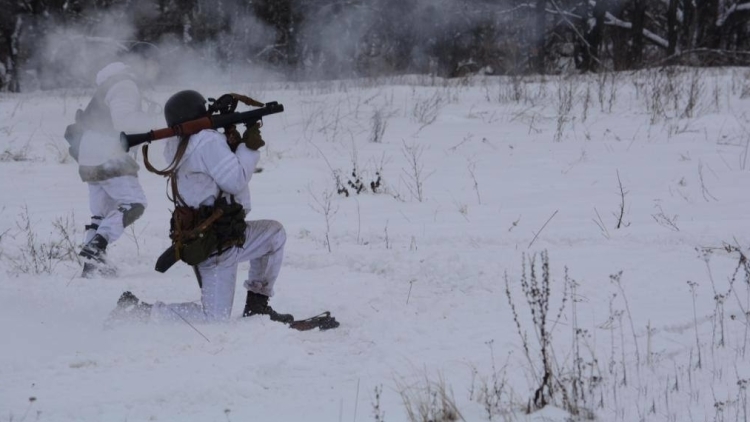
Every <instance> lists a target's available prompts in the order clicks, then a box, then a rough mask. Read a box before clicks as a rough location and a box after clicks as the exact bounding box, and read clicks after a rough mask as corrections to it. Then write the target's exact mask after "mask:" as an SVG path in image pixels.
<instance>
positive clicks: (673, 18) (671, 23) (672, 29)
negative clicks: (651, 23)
mask: <svg viewBox="0 0 750 422" xmlns="http://www.w3.org/2000/svg"><path fill="white" fill-rule="evenodd" d="M678 2H679V0H669V8H668V9H667V42H668V43H669V46H668V47H667V56H670V57H671V56H674V53H675V52H677V3H678Z"/></svg>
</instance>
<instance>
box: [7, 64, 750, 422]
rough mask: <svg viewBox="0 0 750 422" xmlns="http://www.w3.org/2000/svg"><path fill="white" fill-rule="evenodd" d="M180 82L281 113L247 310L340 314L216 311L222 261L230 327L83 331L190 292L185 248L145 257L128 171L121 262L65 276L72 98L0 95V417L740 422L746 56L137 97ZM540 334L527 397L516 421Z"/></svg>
mask: <svg viewBox="0 0 750 422" xmlns="http://www.w3.org/2000/svg"><path fill="white" fill-rule="evenodd" d="M673 73H674V74H673ZM183 88H196V89H198V90H200V91H201V92H203V94H204V95H206V96H218V95H220V94H222V93H223V92H238V91H239V92H243V93H248V94H250V95H251V96H254V97H256V98H258V99H261V100H263V101H272V100H276V101H279V102H281V103H283V104H284V105H285V107H286V111H285V112H284V113H283V114H280V115H275V116H270V117H269V118H267V119H266V121H265V125H264V128H263V134H264V137H265V138H266V141H267V143H268V145H267V146H266V148H265V150H264V154H263V161H262V164H261V165H262V166H263V172H262V173H259V174H257V175H255V177H254V178H253V180H252V181H251V192H252V194H253V206H254V210H253V212H252V214H251V217H252V218H254V219H261V218H273V219H276V220H278V221H280V222H282V223H283V224H284V225H285V227H286V230H287V234H288V242H287V247H286V257H285V266H284V269H283V271H282V275H281V278H280V279H279V281H278V284H277V288H276V291H277V294H276V296H275V297H274V299H273V300H272V304H273V305H274V307H276V308H277V309H279V310H282V311H287V312H292V313H294V314H295V315H297V316H300V317H301V316H309V315H313V314H315V313H317V312H319V311H322V310H330V311H332V313H333V314H334V315H335V316H336V318H337V319H338V320H339V321H340V322H341V327H339V328H338V329H336V330H331V331H325V332H317V331H316V332H296V331H293V330H290V329H288V328H286V327H285V326H283V325H280V324H277V323H272V322H270V321H268V320H264V319H255V318H253V319H248V320H245V319H242V318H240V317H239V312H240V311H241V309H242V305H243V301H244V292H243V291H242V284H241V281H242V280H244V278H243V273H244V270H246V268H247V267H246V266H242V267H241V271H240V275H239V276H238V277H239V278H238V283H237V294H236V296H235V309H234V315H235V318H234V319H233V321H232V322H231V323H229V324H224V325H199V326H194V327H191V326H188V325H186V324H176V325H126V326H118V327H115V328H113V329H105V328H104V327H103V322H104V320H105V318H106V317H107V315H108V314H109V312H110V310H111V309H112V308H113V307H114V305H115V302H116V300H117V298H118V297H119V295H120V293H121V292H122V291H124V290H131V291H133V292H134V293H135V294H136V295H138V296H139V297H141V298H142V299H143V300H145V301H147V302H151V301H155V300H161V301H184V300H196V299H198V297H199V290H198V287H197V283H196V282H195V279H194V276H193V274H192V271H191V270H190V268H189V267H187V266H185V265H184V264H179V265H177V266H175V267H173V268H172V269H171V270H170V271H169V272H167V273H166V274H159V273H156V272H154V271H153V265H154V262H155V260H156V257H157V256H158V255H159V254H160V253H161V251H162V250H163V249H164V248H166V247H167V246H168V238H167V230H168V222H169V208H170V203H169V202H168V201H167V199H166V195H165V193H166V184H165V181H164V180H163V179H161V178H159V177H158V176H155V175H153V174H150V173H148V172H146V171H145V169H143V168H142V170H141V173H140V177H141V180H142V183H143V185H144V187H145V189H146V193H147V196H148V199H149V206H148V208H147V210H146V213H145V214H144V216H143V218H142V219H141V220H139V221H138V222H137V223H136V224H135V225H134V226H133V228H132V229H128V232H127V235H126V236H123V238H122V239H121V240H120V241H118V242H117V243H115V244H114V245H113V246H112V247H111V249H110V251H109V257H110V259H111V260H112V261H114V262H116V263H117V266H118V268H119V275H118V277H116V278H99V279H81V278H79V277H78V275H79V273H80V267H79V264H78V262H76V260H75V257H74V256H73V255H69V254H68V255H67V256H66V253H67V252H68V251H70V250H71V244H72V247H77V244H78V243H79V242H80V239H81V237H82V231H83V225H84V224H86V223H87V222H88V216H89V212H88V204H87V187H86V185H85V184H84V183H82V182H81V181H80V179H79V178H78V175H77V167H76V164H75V163H74V162H73V161H72V160H71V159H70V158H69V157H67V156H66V153H65V151H66V148H67V145H66V143H65V141H64V140H63V138H62V136H61V135H62V133H63V130H64V128H65V126H66V125H67V124H68V123H69V121H71V120H72V118H73V115H74V112H75V109H76V108H78V107H81V106H83V105H85V103H86V102H87V101H88V98H89V95H90V94H91V92H81V91H57V92H37V93H29V94H0V180H1V181H2V182H0V183H1V186H2V196H1V197H0V198H1V199H0V217H2V218H0V235H1V236H2V237H0V274H2V282H1V283H0V332H1V333H2V338H3V341H2V345H1V346H0V421H37V420H39V421H126V420H127V421H146V420H151V421H235V422H236V421H251V420H252V421H301V420H305V421H357V420H359V421H367V420H375V421H382V420H387V421H403V420H409V418H410V413H409V411H410V410H411V412H412V416H413V420H428V419H430V418H433V420H451V419H450V417H451V416H455V417H457V418H458V419H459V420H460V419H461V418H463V419H464V420H466V421H479V420H508V421H516V420H518V421H524V420H532V421H537V420H538V421H542V420H547V421H564V420H568V418H570V417H574V418H586V417H594V418H595V419H596V420H602V421H639V420H643V421H662V420H664V421H688V420H690V421H708V420H715V421H745V420H747V411H748V409H747V391H746V389H747V382H748V379H750V365H748V359H747V358H746V354H745V351H746V348H747V346H748V338H747V337H748V330H747V319H746V317H745V312H746V311H748V310H750V286H749V285H748V274H747V273H746V272H745V270H744V268H739V269H738V264H740V257H741V252H740V251H747V248H748V246H750V234H748V231H747V230H748V227H750V224H749V223H750V216H748V210H750V198H749V197H748V195H747V189H748V186H750V163H748V158H750V156H749V154H748V141H749V140H750V113H749V112H750V98H743V92H744V94H745V95H747V94H748V93H750V80H748V74H747V72H746V71H745V70H744V69H724V70H701V71H691V70H686V71H679V72H673V71H670V70H655V71H650V72H641V73H636V74H632V73H628V74H614V75H612V74H609V75H604V76H598V75H593V76H573V77H566V78H562V77H548V78H546V79H544V80H542V79H540V78H531V79H523V80H522V79H518V78H494V77H488V78H486V79H485V78H476V79H461V80H442V79H432V78H417V77H407V78H397V79H390V80H378V81H373V80H366V81H365V80H359V81H335V82H327V83H315V84H304V85H295V84H253V85H247V84H242V85H226V86H203V85H201V84H196V86H190V87H186V86H169V87H167V86H161V87H159V88H158V89H156V90H155V92H152V93H150V96H151V97H152V98H153V99H154V100H156V101H158V102H161V103H163V102H164V100H166V98H168V97H169V95H171V94H172V93H174V92H176V91H177V90H179V89H183ZM670 90H671V91H670ZM378 124H380V125H381V127H384V131H382V136H377V135H379V134H380V132H379V131H377V130H376V127H377V126H378ZM373 138H376V142H374V141H373ZM160 152H161V147H160V145H159V144H158V143H155V144H153V145H152V153H151V155H152V156H153V157H159V158H160V156H161V154H160ZM154 161H156V162H157V163H158V164H159V165H162V164H163V162H162V160H160V159H155V160H154ZM353 171H355V172H356V174H357V175H358V176H359V177H360V178H361V181H362V182H363V184H364V185H365V186H366V189H365V191H363V192H362V193H360V194H356V193H355V192H354V191H355V189H353V188H352V187H351V186H349V185H348V183H349V182H350V181H351V182H355V181H356V178H354V177H352V172H353ZM378 174H379V175H380V178H381V183H380V186H379V187H378V188H377V189H376V192H375V193H373V192H372V190H371V189H370V187H369V185H370V183H371V182H373V181H375V180H376V179H377V177H378ZM336 177H338V180H339V182H340V184H341V185H342V186H344V187H346V188H347V189H348V191H349V194H350V195H349V196H348V197H346V196H344V195H341V194H338V193H337V189H338V188H339V187H340V186H337V181H336V180H337V179H336ZM326 210H328V212H326ZM618 225H619V227H617V226H618ZM65 233H67V234H68V235H70V236H73V237H72V238H71V239H70V242H68V241H67V240H66V239H65ZM55 245H57V247H55ZM738 249H739V251H738ZM544 251H546V253H547V254H548V257H549V272H550V278H549V283H545V282H544V281H545V280H544V275H543V268H542V265H541V264H542V261H543V256H542V252H544ZM743 253H745V252H743ZM34 255H35V256H36V259H34V258H33V256H34ZM531 257H535V264H534V269H535V273H534V275H535V277H536V279H537V281H538V283H539V286H538V287H539V288H538V289H534V286H533V285H532V286H530V287H531V288H532V290H533V291H532V292H531V296H533V297H530V298H529V300H527V298H526V296H524V293H523V286H522V283H521V279H522V273H523V271H524V268H525V272H526V277H527V279H529V278H531V274H530V269H531V264H530V263H529V259H530V258H531ZM736 270H737V271H736ZM735 271H736V275H735V281H734V282H733V283H730V279H731V278H732V276H733V274H735ZM566 272H567V278H566ZM620 272H621V274H620ZM506 286H507V291H506ZM547 286H548V287H549V289H547V288H546V287H547ZM547 295H548V300H547V302H548V304H549V306H548V308H547V312H548V315H547V320H548V321H547V323H546V325H545V331H546V333H547V334H546V335H544V336H539V335H538V333H539V331H538V330H536V331H535V327H539V326H541V325H542V324H541V323H540V321H539V318H540V314H539V311H540V310H542V309H544V306H540V304H539V302H538V300H542V301H544V300H545V298H546V297H547ZM509 296H510V298H511V300H510V301H509V298H508V297H509ZM511 303H512V304H513V306H511ZM530 303H531V304H534V306H533V307H534V309H536V311H537V312H536V313H535V314H534V315H533V316H532V313H531V312H530V310H531V309H532V305H530ZM514 309H515V312H514ZM534 319H536V321H537V324H536V325H535V324H534ZM519 326H520V327H521V328H520V331H521V332H523V333H525V335H526V337H525V338H526V339H527V342H526V344H527V347H524V342H523V341H522V337H521V335H519V328H518V327H519ZM540 344H546V350H547V352H546V353H545V354H544V356H546V357H547V358H548V362H549V363H548V367H549V369H550V370H551V373H552V378H551V382H550V385H551V386H552V390H551V392H550V391H549V389H544V393H543V396H544V397H545V398H547V399H548V400H549V401H550V402H551V404H550V405H549V406H547V407H546V408H544V409H543V410H540V411H534V412H531V413H530V414H529V413H527V411H528V410H529V408H531V409H532V410H533V407H534V406H533V403H532V402H533V397H534V393H535V390H537V388H539V387H540V386H541V385H542V384H543V374H544V369H543V365H542V362H543V359H542V353H541V351H540ZM443 398H445V400H443ZM530 403H532V404H531V405H530ZM453 404H455V408H456V409H457V410H458V412H459V414H458V415H455V414H454V413H455V412H453V411H452V409H453ZM420 411H423V412H425V413H426V415H425V417H424V418H421V419H420V416H419V414H420ZM576 411H578V415H571V413H570V412H576ZM441 418H442V419H441Z"/></svg>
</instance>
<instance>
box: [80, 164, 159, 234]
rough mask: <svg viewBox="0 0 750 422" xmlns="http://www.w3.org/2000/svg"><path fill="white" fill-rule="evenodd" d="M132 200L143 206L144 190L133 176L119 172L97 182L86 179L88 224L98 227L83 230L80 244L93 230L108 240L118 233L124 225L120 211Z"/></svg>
mask: <svg viewBox="0 0 750 422" xmlns="http://www.w3.org/2000/svg"><path fill="white" fill-rule="evenodd" d="M132 204H141V205H142V206H143V207H144V208H145V207H146V194H144V193H143V188H142V187H141V184H140V183H138V177H136V176H120V177H114V178H112V179H108V180H103V181H101V182H89V208H90V209H91V216H92V217H91V224H95V225H98V226H99V228H97V229H96V231H94V230H87V231H86V238H85V239H84V244H85V243H88V241H89V240H91V238H92V237H94V235H95V234H100V235H102V236H104V238H105V239H107V241H108V242H109V243H112V242H114V241H115V240H117V239H119V238H120V236H122V233H123V231H125V227H124V218H123V212H124V211H125V210H127V209H129V208H130V207H131V206H132Z"/></svg>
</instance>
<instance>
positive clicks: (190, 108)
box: [164, 89, 208, 127]
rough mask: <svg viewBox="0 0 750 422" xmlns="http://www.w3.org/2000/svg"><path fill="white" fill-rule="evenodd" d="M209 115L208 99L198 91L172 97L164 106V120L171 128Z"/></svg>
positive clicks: (183, 92) (187, 91)
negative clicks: (207, 109)
mask: <svg viewBox="0 0 750 422" xmlns="http://www.w3.org/2000/svg"><path fill="white" fill-rule="evenodd" d="M207 114H208V112H207V111H206V99H205V98H203V95H201V94H200V93H199V92H198V91H193V90H191V89H188V90H185V91H180V92H178V93H176V94H174V95H172V96H171V97H169V99H168V100H167V103H166V104H164V118H165V119H166V120H167V126H169V127H172V126H174V125H178V124H180V123H184V122H187V121H190V120H195V119H199V118H201V117H204V116H206V115H207Z"/></svg>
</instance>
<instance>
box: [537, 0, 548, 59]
mask: <svg viewBox="0 0 750 422" xmlns="http://www.w3.org/2000/svg"><path fill="white" fill-rule="evenodd" d="M546 5H547V1H546V0H537V1H536V34H535V36H536V40H535V41H536V43H535V47H536V48H535V50H536V52H535V53H536V54H535V55H534V63H535V66H534V67H535V70H536V72H537V73H544V70H545V69H544V56H545V51H544V50H545V45H546V36H547V29H546V24H545V22H546V14H547V11H546V10H545V6H546Z"/></svg>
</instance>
